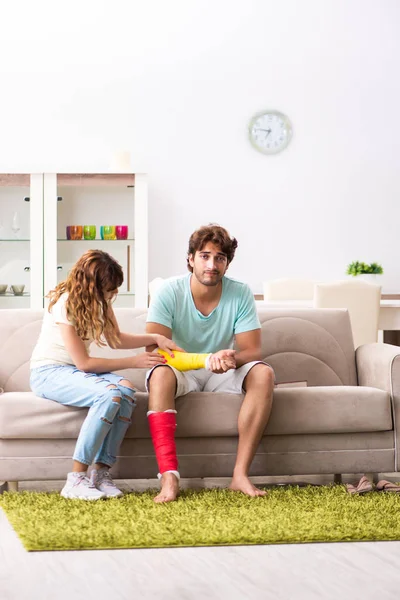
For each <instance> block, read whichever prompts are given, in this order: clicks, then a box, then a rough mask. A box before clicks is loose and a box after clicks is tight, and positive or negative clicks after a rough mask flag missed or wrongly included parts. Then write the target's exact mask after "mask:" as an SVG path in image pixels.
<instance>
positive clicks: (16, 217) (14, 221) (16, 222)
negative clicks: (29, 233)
mask: <svg viewBox="0 0 400 600" xmlns="http://www.w3.org/2000/svg"><path fill="white" fill-rule="evenodd" d="M11 229H12V230H13V232H14V235H15V237H18V232H19V230H20V229H21V224H20V220H19V214H18V213H17V212H15V213H14V216H13V218H12V222H11Z"/></svg>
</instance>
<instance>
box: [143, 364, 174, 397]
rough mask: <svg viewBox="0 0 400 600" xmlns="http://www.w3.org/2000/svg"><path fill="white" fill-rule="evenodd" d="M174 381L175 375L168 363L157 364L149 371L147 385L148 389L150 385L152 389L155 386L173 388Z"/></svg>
mask: <svg viewBox="0 0 400 600" xmlns="http://www.w3.org/2000/svg"><path fill="white" fill-rule="evenodd" d="M176 383H177V382H176V376H175V373H174V372H173V370H172V369H171V367H169V366H168V365H159V366H157V367H155V368H154V369H153V371H152V372H151V373H150V377H149V379H148V383H147V385H148V388H149V391H150V390H151V387H153V389H154V388H155V387H156V386H157V387H158V386H161V387H163V388H164V389H165V388H170V389H171V390H175V389H176Z"/></svg>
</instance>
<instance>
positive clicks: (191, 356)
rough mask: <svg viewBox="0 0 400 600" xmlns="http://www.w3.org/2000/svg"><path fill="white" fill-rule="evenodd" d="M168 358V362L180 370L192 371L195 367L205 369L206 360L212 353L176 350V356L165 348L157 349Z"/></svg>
mask: <svg viewBox="0 0 400 600" xmlns="http://www.w3.org/2000/svg"><path fill="white" fill-rule="evenodd" d="M157 352H158V354H161V355H162V356H164V358H165V359H166V361H167V363H168V364H169V365H171V367H174V368H175V369H177V370H178V371H192V370H194V369H205V368H206V360H207V358H208V357H209V356H210V354H196V353H194V352H176V351H175V350H174V358H172V356H170V355H169V354H168V353H167V352H165V351H164V350H157Z"/></svg>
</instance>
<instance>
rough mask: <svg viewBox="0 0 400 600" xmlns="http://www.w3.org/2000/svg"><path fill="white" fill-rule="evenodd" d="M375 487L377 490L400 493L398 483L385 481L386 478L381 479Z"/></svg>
mask: <svg viewBox="0 0 400 600" xmlns="http://www.w3.org/2000/svg"><path fill="white" fill-rule="evenodd" d="M376 489H377V490H378V491H379V492H391V493H392V494H400V485H397V484H396V483H392V482H391V481H387V480H386V479H381V480H380V481H378V483H377V484H376Z"/></svg>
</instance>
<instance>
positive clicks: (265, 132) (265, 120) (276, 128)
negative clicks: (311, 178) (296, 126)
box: [249, 110, 292, 154]
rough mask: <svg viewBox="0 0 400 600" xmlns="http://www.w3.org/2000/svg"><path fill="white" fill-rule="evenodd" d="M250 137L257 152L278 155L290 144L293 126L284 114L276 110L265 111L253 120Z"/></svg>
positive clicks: (250, 126) (250, 125)
mask: <svg viewBox="0 0 400 600" xmlns="http://www.w3.org/2000/svg"><path fill="white" fill-rule="evenodd" d="M249 136H250V142H251V143H252V144H253V146H254V148H255V149H256V150H259V152H263V153H264V154H276V153H277V152H280V151H281V150H283V149H284V148H286V146H287V145H288V143H289V142H290V140H291V137H292V126H291V124H290V121H289V119H288V118H287V117H286V116H285V115H284V114H282V113H280V112H278V111H276V110H268V111H263V112H261V113H258V114H257V115H255V116H254V117H253V118H252V119H251V121H250V124H249Z"/></svg>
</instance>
